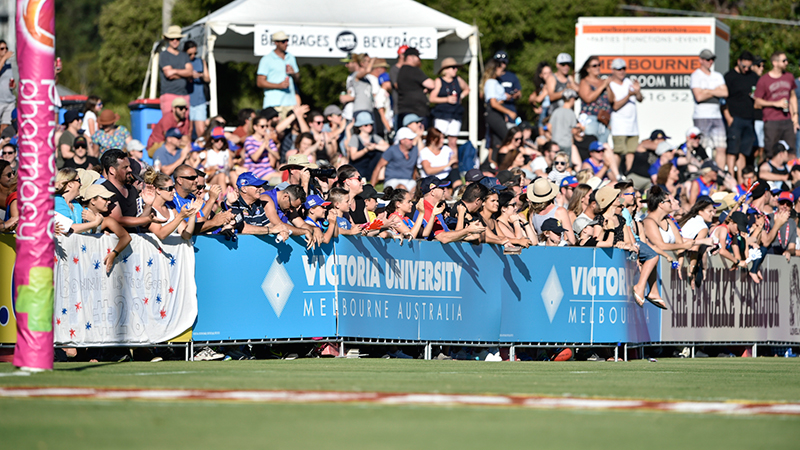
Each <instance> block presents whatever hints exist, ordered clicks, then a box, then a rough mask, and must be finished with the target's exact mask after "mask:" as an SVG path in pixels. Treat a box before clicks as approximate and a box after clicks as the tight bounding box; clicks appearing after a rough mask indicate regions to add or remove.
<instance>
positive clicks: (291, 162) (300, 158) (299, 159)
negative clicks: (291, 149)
mask: <svg viewBox="0 0 800 450" xmlns="http://www.w3.org/2000/svg"><path fill="white" fill-rule="evenodd" d="M318 167H319V166H318V165H316V164H314V163H312V162H310V161H309V160H308V155H303V154H295V155H292V156H290V157H289V159H288V160H287V161H286V164H284V165H283V166H281V169H280V170H288V169H297V168H300V169H303V168H307V169H316V168H318Z"/></svg>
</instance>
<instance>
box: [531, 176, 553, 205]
mask: <svg viewBox="0 0 800 450" xmlns="http://www.w3.org/2000/svg"><path fill="white" fill-rule="evenodd" d="M556 194H558V187H556V185H555V184H554V183H553V182H551V181H550V180H548V179H547V178H537V179H536V181H534V182H533V184H531V185H529V186H528V192H527V195H528V200H530V201H532V202H533V203H544V202H546V201H550V200H552V199H554V198H556Z"/></svg>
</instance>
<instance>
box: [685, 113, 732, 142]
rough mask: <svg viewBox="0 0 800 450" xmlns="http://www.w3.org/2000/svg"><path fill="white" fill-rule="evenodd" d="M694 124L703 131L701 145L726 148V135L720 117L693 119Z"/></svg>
mask: <svg viewBox="0 0 800 450" xmlns="http://www.w3.org/2000/svg"><path fill="white" fill-rule="evenodd" d="M693 120H694V126H696V127H697V128H700V132H701V133H703V145H704V146H705V147H713V148H728V136H727V133H726V132H725V123H724V122H723V121H722V119H693Z"/></svg>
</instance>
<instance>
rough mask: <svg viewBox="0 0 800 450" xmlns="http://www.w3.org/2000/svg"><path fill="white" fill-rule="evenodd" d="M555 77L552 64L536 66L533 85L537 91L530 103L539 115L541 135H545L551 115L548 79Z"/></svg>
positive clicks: (538, 124) (529, 99)
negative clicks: (547, 120) (545, 121)
mask: <svg viewBox="0 0 800 450" xmlns="http://www.w3.org/2000/svg"><path fill="white" fill-rule="evenodd" d="M552 76H553V69H552V68H551V67H550V63H548V62H547V61H542V62H540V63H539V65H537V66H536V76H534V77H533V85H534V86H536V90H535V91H533V93H532V94H531V96H530V97H528V102H529V103H530V104H532V105H533V112H535V113H536V114H538V115H539V119H538V122H537V126H538V128H539V135H543V134H544V119H545V117H547V116H548V115H549V113H550V96H549V95H548V92H547V79H548V78H550V77H552Z"/></svg>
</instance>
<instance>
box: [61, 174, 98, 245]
mask: <svg viewBox="0 0 800 450" xmlns="http://www.w3.org/2000/svg"><path fill="white" fill-rule="evenodd" d="M55 187H56V192H55V195H56V198H55V211H56V212H57V213H59V214H62V215H63V216H65V217H67V218H68V219H70V220H71V221H72V226H71V227H70V229H71V230H72V232H73V233H83V232H84V231H88V230H92V229H95V228H97V227H99V226H100V224H101V223H102V222H103V216H101V215H98V214H93V213H91V212H90V211H89V210H86V209H84V208H83V206H81V204H80V203H79V202H78V197H80V192H81V179H80V178H79V177H78V171H77V170H75V169H73V168H70V167H65V168H63V169H61V170H59V171H58V173H56V183H55ZM87 187H88V186H87ZM67 231H68V230H63V232H64V233H66V232H67Z"/></svg>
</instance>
